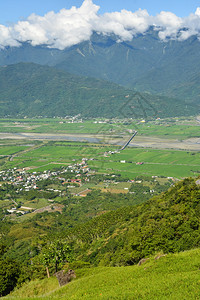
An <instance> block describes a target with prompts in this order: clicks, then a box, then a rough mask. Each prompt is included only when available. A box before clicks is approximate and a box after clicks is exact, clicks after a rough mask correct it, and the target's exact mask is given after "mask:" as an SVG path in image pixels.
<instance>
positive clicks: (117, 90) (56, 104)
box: [0, 63, 197, 119]
mask: <svg viewBox="0 0 200 300" xmlns="http://www.w3.org/2000/svg"><path fill="white" fill-rule="evenodd" d="M196 111H197V107H196V106H195V105H193V104H192V105H190V106H188V105H187V103H186V102H185V101H184V100H177V99H173V98H166V97H159V96H153V95H150V94H144V93H142V94H139V93H136V91H134V90H130V89H126V88H124V87H122V86H119V85H117V84H114V83H110V82H108V81H103V80H97V79H93V78H87V77H80V76H76V75H72V74H69V73H66V72H64V71H59V70H57V69H54V68H52V67H48V66H41V65H37V64H33V63H19V64H16V65H9V66H5V67H1V68H0V116H1V117H4V116H8V115H9V116H12V117H16V116H29V117H34V116H47V117H53V116H62V117H64V116H66V115H68V116H69V115H77V114H81V115H82V116H84V117H108V118H112V117H120V118H124V117H132V118H145V119H146V118H148V117H158V116H159V117H164V116H181V115H191V114H195V113H196Z"/></svg>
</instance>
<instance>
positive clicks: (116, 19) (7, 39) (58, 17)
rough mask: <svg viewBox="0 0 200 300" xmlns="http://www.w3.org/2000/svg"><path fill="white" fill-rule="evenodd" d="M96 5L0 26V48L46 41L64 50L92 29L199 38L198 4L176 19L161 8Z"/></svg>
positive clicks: (88, 2) (125, 36) (88, 1)
mask: <svg viewBox="0 0 200 300" xmlns="http://www.w3.org/2000/svg"><path fill="white" fill-rule="evenodd" d="M98 11H99V6H97V5H95V4H94V3H93V2H92V0H85V1H83V4H82V6H81V7H80V8H77V7H75V6H73V7H72V8H71V9H68V10H67V9H62V10H60V12H58V13H55V12H53V11H51V12H49V13H47V14H46V15H44V16H38V15H35V14H32V15H30V16H29V17H28V18H27V20H25V21H20V22H18V23H17V24H15V25H13V26H10V27H6V26H3V25H0V48H3V47H6V46H20V45H21V43H22V42H29V43H31V44H32V45H33V46H36V45H42V44H45V45H47V46H48V47H51V48H58V49H61V50H63V49H65V48H66V47H70V46H73V45H76V44H78V43H80V42H83V41H87V40H89V39H90V37H91V35H92V33H93V31H97V32H99V33H102V34H104V35H109V34H115V35H117V36H118V38H119V40H120V41H124V40H131V39H132V38H133V37H134V36H135V35H137V34H145V32H146V31H147V30H148V28H149V27H150V26H154V28H155V30H157V31H158V34H159V37H160V39H162V40H166V39H169V38H171V39H179V40H185V39H187V38H189V37H190V36H192V35H198V36H199V37H200V7H199V8H197V10H196V12H195V13H193V14H190V15H189V16H188V17H185V18H179V17H177V16H176V15H175V14H173V13H171V12H164V11H162V12H161V13H160V14H158V15H156V16H150V15H149V14H148V12H147V11H146V10H141V9H139V10H138V11H136V12H131V11H127V10H125V9H124V10H122V11H121V12H112V13H105V14H104V15H99V14H98Z"/></svg>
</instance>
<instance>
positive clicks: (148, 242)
mask: <svg viewBox="0 0 200 300" xmlns="http://www.w3.org/2000/svg"><path fill="white" fill-rule="evenodd" d="M199 199H200V187H199V185H196V183H195V180H194V179H185V180H184V181H182V182H179V183H178V184H176V185H175V186H174V187H172V188H170V189H169V190H168V191H167V192H165V193H163V194H161V195H160V196H156V197H154V198H152V199H150V200H148V201H146V202H145V203H144V204H141V205H138V206H132V207H125V208H120V209H118V210H116V211H113V212H110V213H106V214H104V215H102V216H99V217H96V218H94V219H92V220H91V221H89V222H88V223H85V224H84V225H80V226H78V227H77V228H75V229H73V230H72V232H70V233H69V234H66V233H63V236H64V237H65V238H66V239H67V240H68V241H69V243H70V244H71V245H72V246H73V248H74V250H75V253H76V256H77V257H78V258H79V259H81V260H84V261H88V262H90V263H92V264H95V265H99V264H100V265H105V266H108V265H110V266H120V265H132V264H135V263H137V262H138V261H139V260H140V259H141V258H143V257H147V256H149V255H152V254H153V253H154V252H155V251H164V252H165V253H169V252H177V251H184V250H189V249H192V248H195V247H199V240H200V203H199ZM80 245H81V247H80Z"/></svg>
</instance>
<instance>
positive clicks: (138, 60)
mask: <svg viewBox="0 0 200 300" xmlns="http://www.w3.org/2000/svg"><path fill="white" fill-rule="evenodd" d="M117 40H118V38H117V37H116V36H115V35H111V36H103V35H100V34H97V33H94V34H93V36H92V37H91V39H90V41H88V42H83V43H80V44H77V45H75V46H73V47H69V48H66V49H65V50H62V51H61V50H58V49H49V48H47V47H45V45H43V46H37V47H32V46H31V45H29V44H28V43H24V44H23V46H21V47H11V48H9V47H8V48H6V49H4V50H1V51H0V65H2V66H4V65H9V64H16V63H19V62H33V63H37V64H41V65H49V66H52V67H55V68H57V69H62V70H64V71H67V72H69V73H72V74H76V75H82V76H89V77H94V78H98V79H103V80H108V81H110V82H115V83H117V84H120V85H123V86H126V87H129V88H136V89H137V90H139V91H140V92H144V91H148V92H151V93H153V94H157V93H160V94H162V95H165V96H170V97H174V98H179V99H180V98H182V97H183V99H187V100H188V101H189V102H196V103H197V104H198V105H199V98H197V97H196V96H195V95H193V89H195V90H196V89H198V88H199V84H200V83H199V80H196V81H195V82H194V81H193V78H194V77H196V78H197V77H198V74H199V69H200V63H199V62H200V52H199V48H200V42H199V40H198V38H197V37H196V36H192V37H190V38H189V39H187V40H185V41H181V42H180V41H178V40H168V41H165V42H164V41H161V40H160V39H159V37H158V33H157V32H156V31H154V30H152V29H150V30H149V31H148V32H147V33H146V34H145V35H137V36H135V37H134V38H133V39H132V41H129V42H122V43H119V42H118V41H117ZM184 89H187V94H186V95H185V93H184Z"/></svg>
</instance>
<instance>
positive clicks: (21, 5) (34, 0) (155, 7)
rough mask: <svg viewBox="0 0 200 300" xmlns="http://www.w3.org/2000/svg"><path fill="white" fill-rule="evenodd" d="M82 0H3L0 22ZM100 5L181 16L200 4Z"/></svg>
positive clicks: (169, 0) (172, 0)
mask: <svg viewBox="0 0 200 300" xmlns="http://www.w3.org/2000/svg"><path fill="white" fill-rule="evenodd" d="M82 2H83V1H81V0H1V1H0V24H3V25H9V24H10V23H16V22H17V21H19V20H24V19H26V18H27V17H28V16H29V15H30V14H31V13H36V14H38V15H44V14H45V13H47V12H49V11H51V10H53V11H55V12H58V11H59V10H60V9H62V8H67V9H69V8H70V7H71V6H76V7H80V6H81V4H82ZM93 3H94V4H97V5H99V6H100V10H99V13H100V14H103V13H105V12H112V11H120V10H121V9H123V8H124V9H126V10H130V11H136V10H138V9H139V8H142V9H147V11H148V13H149V14H150V15H156V14H157V13H160V11H162V10H164V11H171V12H173V13H175V14H176V15H177V16H179V17H184V16H188V15H189V14H190V13H194V12H195V10H196V8H197V7H198V6H200V1H197V0H182V1H181V0H93Z"/></svg>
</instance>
